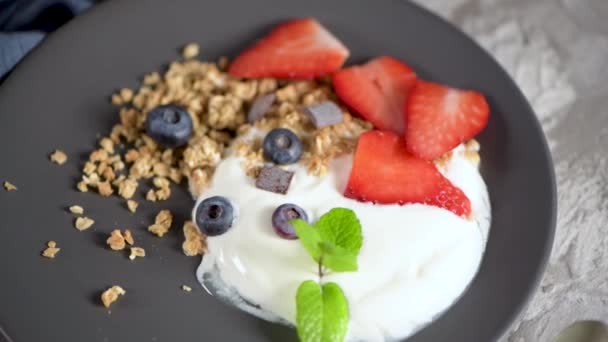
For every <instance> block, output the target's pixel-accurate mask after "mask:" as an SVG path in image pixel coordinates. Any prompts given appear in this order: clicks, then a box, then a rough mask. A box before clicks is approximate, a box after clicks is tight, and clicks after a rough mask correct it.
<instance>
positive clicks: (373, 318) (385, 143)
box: [149, 19, 490, 341]
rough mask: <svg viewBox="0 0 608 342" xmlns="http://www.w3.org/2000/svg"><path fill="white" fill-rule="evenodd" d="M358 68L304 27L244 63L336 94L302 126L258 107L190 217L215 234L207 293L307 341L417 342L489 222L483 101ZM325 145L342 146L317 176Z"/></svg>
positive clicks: (261, 44) (409, 76)
mask: <svg viewBox="0 0 608 342" xmlns="http://www.w3.org/2000/svg"><path fill="white" fill-rule="evenodd" d="M348 55H349V52H348V50H347V48H346V47H345V46H344V45H343V44H342V43H340V41H338V40H337V38H335V37H334V36H333V35H332V34H331V33H329V31H327V30H326V29H325V28H324V27H322V26H321V25H320V24H319V23H318V22H317V21H315V20H313V19H299V20H292V21H289V22H286V23H283V24H281V25H279V26H278V27H276V28H275V29H274V30H272V31H271V32H270V33H269V34H268V35H267V36H266V37H264V38H262V39H261V40H259V41H258V42H256V43H255V44H254V45H253V46H251V47H250V48H248V49H247V50H245V51H244V52H243V53H241V54H240V55H239V56H237V57H236V59H235V60H234V61H233V62H232V63H231V64H230V66H229V68H228V72H229V74H230V75H232V76H233V77H237V78H246V79H262V78H279V79H316V78H325V82H331V92H330V93H329V94H327V96H325V97H326V98H325V99H323V101H320V102H315V101H311V102H313V103H310V104H308V105H304V104H303V105H301V106H300V107H299V108H297V110H296V113H295V114H294V113H293V112H289V114H288V115H292V116H293V117H291V118H285V117H281V114H278V115H277V114H276V111H275V113H273V114H270V115H269V116H268V117H267V116H266V115H267V114H268V112H270V111H271V110H270V108H271V106H273V102H274V101H275V95H274V94H272V93H270V94H265V95H263V96H259V97H257V98H256V99H255V100H254V101H253V103H252V105H251V107H250V109H249V113H248V123H247V124H244V125H243V128H242V129H238V130H237V132H238V134H237V136H236V138H235V139H234V141H233V142H232V144H231V146H230V147H229V148H228V149H227V151H226V153H225V155H224V156H223V158H222V160H221V161H220V162H219V164H218V165H217V167H216V169H215V172H214V174H213V177H212V178H211V179H210V181H209V184H208V186H207V188H205V189H204V190H203V191H202V193H201V194H200V196H199V197H198V200H197V203H196V206H195V208H194V211H193V221H194V222H195V223H196V225H197V226H198V227H199V228H200V230H201V231H202V232H203V233H204V234H205V235H206V236H207V253H206V254H205V255H204V256H203V260H202V263H201V265H200V267H199V269H198V271H197V276H198V279H199V281H200V282H201V283H202V284H203V286H205V287H206V288H208V290H209V291H210V293H213V294H214V295H218V296H222V297H223V299H224V300H227V301H229V302H231V303H232V304H234V305H236V306H237V307H239V308H241V309H243V310H245V311H247V312H250V313H252V314H255V315H257V316H259V317H262V318H265V319H268V320H273V321H277V322H282V323H286V324H291V325H295V326H296V328H297V330H298V335H299V337H300V339H301V340H303V341H342V340H353V341H383V340H394V339H399V338H404V337H407V336H409V335H411V334H412V333H413V332H415V331H416V330H417V329H419V328H420V327H422V326H424V325H425V324H427V323H429V322H430V321H431V320H432V319H433V318H434V317H436V316H437V315H439V314H440V313H441V312H443V311H444V310H445V309H447V308H448V307H449V306H450V305H451V304H452V303H453V302H454V301H455V300H456V299H457V298H458V297H459V296H460V295H461V294H462V293H463V291H464V290H465V289H466V287H467V285H468V284H469V282H470V281H471V280H472V278H473V277H474V275H475V273H476V271H477V269H478V266H479V264H480V260H481V258H482V255H483V251H484V247H485V243H486V238H487V235H488V229H489V224H490V206H489V200H488V193H487V190H486V186H485V184H484V182H483V179H482V178H481V176H480V174H479V172H478V168H477V166H478V162H479V160H478V154H477V150H478V148H479V146H478V144H477V143H476V142H475V141H474V140H471V139H472V138H473V137H474V136H475V135H476V134H478V133H479V132H480V131H481V130H482V129H483V128H484V127H485V125H486V123H487V119H488V115H489V108H488V105H487V103H486V101H485V99H484V97H483V96H482V95H481V94H479V93H477V92H474V91H467V90H459V89H455V88H451V87H448V86H445V85H441V84H437V83H432V82H429V81H424V80H420V79H418V78H417V76H416V74H415V73H414V71H413V70H412V69H411V68H410V67H408V66H407V65H406V64H405V63H404V62H402V61H399V60H398V59H396V58H392V57H387V56H383V57H378V58H374V59H372V60H371V61H369V62H367V63H366V64H362V65H356V66H350V67H344V68H343V67H342V65H343V63H344V62H345V60H346V58H347V57H348ZM334 92H335V94H334ZM164 110H165V111H169V112H170V108H169V109H167V108H164ZM349 111H350V112H352V113H353V115H356V116H358V117H360V118H362V119H363V121H361V119H358V118H353V117H351V116H350V112H349ZM178 113H179V111H178ZM167 116H168V117H170V118H172V119H171V120H173V121H176V122H178V124H177V125H179V123H180V122H183V121H180V120H174V118H173V115H172V114H168V115H167ZM289 119H291V120H289ZM356 120H359V122H357V124H356V125H354V126H355V127H353V122H355V121H356ZM186 121H187V120H186ZM370 124H371V125H373V128H372V127H370V126H371V125H370ZM150 129H152V127H150ZM163 129H165V128H163ZM152 130H153V129H152ZM177 132H179V130H176V134H178V135H180V134H182V133H177ZM320 132H323V133H320ZM149 134H150V135H154V132H150V133H149ZM332 136H333V138H332ZM323 139H325V140H327V139H329V140H330V142H333V143H334V144H335V145H334V146H331V145H330V146H325V147H324V148H326V149H332V150H333V152H332V153H330V154H327V155H325V157H326V158H325V159H326V160H325V166H324V169H323V170H322V172H315V171H314V169H311V163H313V164H314V162H311V160H312V159H314V156H315V155H319V154H320V153H319V151H318V150H320V149H322V148H321V147H320V146H319V145H321V144H322V140H323ZM331 139H334V140H333V141H331ZM169 140H170V139H169ZM320 141H321V142H320ZM317 171H318V170H317Z"/></svg>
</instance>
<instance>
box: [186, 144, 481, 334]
mask: <svg viewBox="0 0 608 342" xmlns="http://www.w3.org/2000/svg"><path fill="white" fill-rule="evenodd" d="M455 151H456V153H454V154H453V155H454V156H453V157H452V159H451V160H450V161H449V162H448V164H447V165H446V167H445V169H444V170H443V173H444V175H445V176H446V177H447V178H448V179H450V180H451V181H452V182H453V183H454V184H455V185H456V186H458V187H460V188H461V189H462V190H463V191H464V193H465V194H466V195H467V196H468V198H469V199H470V200H471V205H472V213H473V215H472V219H464V218H462V217H459V216H457V215H455V214H453V213H452V212H450V211H448V210H445V209H441V208H438V207H434V206H429V205H422V204H408V205H403V206H400V205H374V204H371V203H362V202H358V201H355V200H352V199H349V198H346V197H344V196H343V195H342V193H343V190H344V187H345V185H346V182H347V180H348V175H349V172H350V167H351V164H352V156H346V157H341V158H338V159H336V160H334V161H333V163H332V165H331V166H330V170H329V172H328V174H327V176H325V177H321V178H319V177H316V176H310V175H308V174H307V172H306V169H305V168H304V167H302V166H299V165H296V166H292V167H290V169H291V170H292V171H294V172H295V175H294V178H293V180H292V183H291V186H290V188H289V191H288V193H287V194H286V195H280V194H275V193H271V192H267V191H263V190H260V189H258V188H256V187H255V185H254V180H253V179H251V178H250V177H248V176H247V175H245V173H244V171H243V169H242V168H241V165H240V164H241V159H240V158H238V157H235V156H231V157H228V158H226V159H224V160H223V161H222V162H221V163H220V164H219V166H218V168H217V169H216V171H215V175H214V177H213V180H212V181H211V184H210V186H209V188H208V189H207V190H205V192H204V193H203V195H202V196H201V198H200V199H199V202H200V201H201V200H202V199H204V198H207V197H210V196H216V195H218V196H224V197H227V198H228V199H230V200H231V201H232V203H233V205H235V206H236V207H237V208H238V215H239V216H238V218H237V219H236V221H235V223H234V225H233V227H232V228H231V229H230V230H229V231H228V232H227V233H225V234H223V235H221V236H216V237H209V238H208V239H207V244H208V250H209V252H208V253H207V254H205V256H204V257H203V261H202V263H201V265H200V267H199V269H198V271H197V276H198V279H199V281H201V282H202V279H203V277H206V278H207V283H209V282H211V283H213V284H214V287H216V288H218V290H219V292H221V295H223V296H226V297H228V298H229V300H230V301H232V302H233V303H235V304H236V305H237V306H238V307H240V308H241V309H243V310H245V311H248V312H250V313H253V314H255V315H258V316H260V317H262V318H265V319H269V320H275V321H284V322H288V323H293V322H294V321H295V294H296V290H297V288H298V286H299V285H300V283H302V281H304V280H308V279H313V280H318V276H317V265H316V263H315V262H314V261H313V260H312V258H311V257H310V256H309V255H308V253H307V252H306V251H305V250H304V248H303V247H302V245H301V243H300V242H299V241H298V240H285V239H282V238H280V237H279V236H278V235H276V234H275V232H274V230H273V229H272V225H271V216H272V213H273V211H274V210H275V208H276V207H278V206H279V205H281V204H284V203H294V204H297V205H299V206H300V207H302V208H303V209H304V210H306V212H307V213H308V216H309V219H310V220H311V221H312V222H314V221H316V220H317V219H318V218H319V217H320V216H321V215H322V214H324V213H326V212H327V211H329V210H330V209H331V208H334V207H343V208H350V209H352V210H353V211H354V212H355V213H356V215H357V217H358V218H359V220H360V221H361V226H362V231H363V237H364V240H363V247H362V248H361V252H360V255H359V258H358V263H359V270H358V271H356V272H345V273H332V272H328V273H327V274H325V275H324V276H323V279H322V281H323V282H330V281H333V282H336V283H338V284H339V285H340V287H341V288H342V289H343V291H344V293H345V295H346V297H347V299H348V304H349V310H350V325H349V331H348V338H347V340H350V341H357V340H364V341H385V340H392V339H396V338H404V337H407V336H409V335H411V334H412V333H414V332H415V331H416V330H418V329H419V328H421V327H422V326H424V325H426V324H427V323H429V322H430V321H431V320H433V319H434V318H435V317H436V316H437V315H438V314H440V313H441V312H443V311H444V310H445V309H447V308H448V307H449V306H450V305H451V304H452V303H453V302H454V301H455V300H456V299H457V298H458V297H459V296H460V295H461V294H462V293H463V291H464V290H465V288H466V287H467V285H468V284H469V283H470V281H471V280H472V279H473V277H474V275H475V273H476V271H477V269H478V266H479V263H480V261H481V257H482V254H483V251H484V247H485V242H486V238H487V235H488V230H489V225H490V205H489V200H488V193H487V190H486V186H485V184H484V182H483V179H482V178H481V176H480V174H479V172H478V170H477V168H476V167H475V166H473V165H472V164H471V163H470V162H469V161H467V160H466V159H465V158H464V157H463V156H462V153H461V152H462V147H459V148H457V149H456V150H455ZM210 279H211V280H210ZM245 301H246V302H249V303H250V304H254V305H257V306H258V308H257V309H256V308H254V307H252V306H251V305H250V304H247V303H246V302H245Z"/></svg>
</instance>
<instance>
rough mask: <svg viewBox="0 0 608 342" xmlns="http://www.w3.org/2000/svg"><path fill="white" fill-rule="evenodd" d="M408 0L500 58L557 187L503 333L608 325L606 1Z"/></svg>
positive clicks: (538, 334)
mask: <svg viewBox="0 0 608 342" xmlns="http://www.w3.org/2000/svg"><path fill="white" fill-rule="evenodd" d="M417 2H418V3H420V4H422V5H423V6H425V7H427V8H429V9H431V10H433V11H434V12H436V13H439V14H440V15H441V16H443V17H444V18H446V19H448V20H449V21H451V22H452V23H454V24H456V25H457V26H459V27H460V28H462V29H464V30H465V31H467V32H468V33H469V34H471V35H472V36H473V37H474V38H475V39H476V40H477V41H478V42H479V43H480V44H482V45H483V46H484V47H485V48H486V49H488V50H489V51H490V52H491V53H492V54H493V55H494V56H495V57H496V58H497V59H498V60H499V61H500V62H501V64H502V65H503V67H505V68H506V69H507V71H508V72H509V73H510V74H511V75H512V77H513V78H514V79H515V80H516V82H517V83H518V84H519V85H520V87H521V88H522V89H523V91H524V93H525V94H526V96H527V97H528V99H529V100H530V101H531V103H532V105H533V107H534V108H535V111H536V112H537V115H538V116H539V117H540V119H541V122H542V123H543V128H544V130H545V133H546V134H547V137H548V140H549V142H550V145H551V150H552V154H553V159H554V162H555V166H556V172H557V182H558V194H559V204H558V208H559V214H558V226H557V234H556V239H555V243H554V248H553V254H552V256H551V259H550V263H549V266H548V268H547V272H546V274H545V276H544V278H543V281H542V283H541V287H540V289H539V290H538V292H537V293H536V294H535V296H534V297H533V300H532V301H531V303H530V304H529V306H528V308H527V310H526V311H525V312H524V313H523V314H522V315H521V317H520V319H519V321H518V322H517V323H516V324H515V325H514V326H513V327H512V328H511V330H510V332H509V333H507V335H506V336H505V337H504V339H503V340H504V341H509V342H524V341H525V342H528V341H530V342H545V341H554V340H555V338H556V336H557V334H558V333H559V331H561V330H562V329H564V328H566V327H567V326H569V325H570V324H571V323H572V322H574V321H578V320H586V319H593V320H599V321H602V322H608V82H607V81H608V20H607V19H606V18H607V17H608V0H535V1H525V0H453V1H446V0H418V1H417ZM522 196H525V194H522ZM514 248H517V247H516V246H514ZM583 341H584V340H583Z"/></svg>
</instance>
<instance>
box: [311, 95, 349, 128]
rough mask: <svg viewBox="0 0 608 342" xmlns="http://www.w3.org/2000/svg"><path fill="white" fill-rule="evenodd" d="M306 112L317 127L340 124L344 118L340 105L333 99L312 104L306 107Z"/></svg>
mask: <svg viewBox="0 0 608 342" xmlns="http://www.w3.org/2000/svg"><path fill="white" fill-rule="evenodd" d="M304 112H305V113H306V114H308V115H309V116H310V119H311V120H312V123H313V124H314V125H315V127H317V128H323V127H326V126H331V125H335V124H339V123H340V122H342V121H343V120H344V115H342V110H341V109H340V107H338V105H336V104H335V103H333V102H331V101H325V102H321V103H318V104H314V105H310V106H308V107H306V108H304Z"/></svg>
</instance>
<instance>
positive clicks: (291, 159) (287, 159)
mask: <svg viewBox="0 0 608 342" xmlns="http://www.w3.org/2000/svg"><path fill="white" fill-rule="evenodd" d="M263 147H264V155H265V156H266V158H268V159H270V160H271V161H272V162H274V163H276V164H279V165H285V164H293V163H295V162H297V161H298V160H299V159H300V156H301V155H302V142H301V141H300V138H298V136H297V135H295V133H293V132H292V131H290V130H288V129H286V128H275V129H273V130H272V131H270V132H269V133H268V134H267V135H266V137H265V138H264V144H263Z"/></svg>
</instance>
